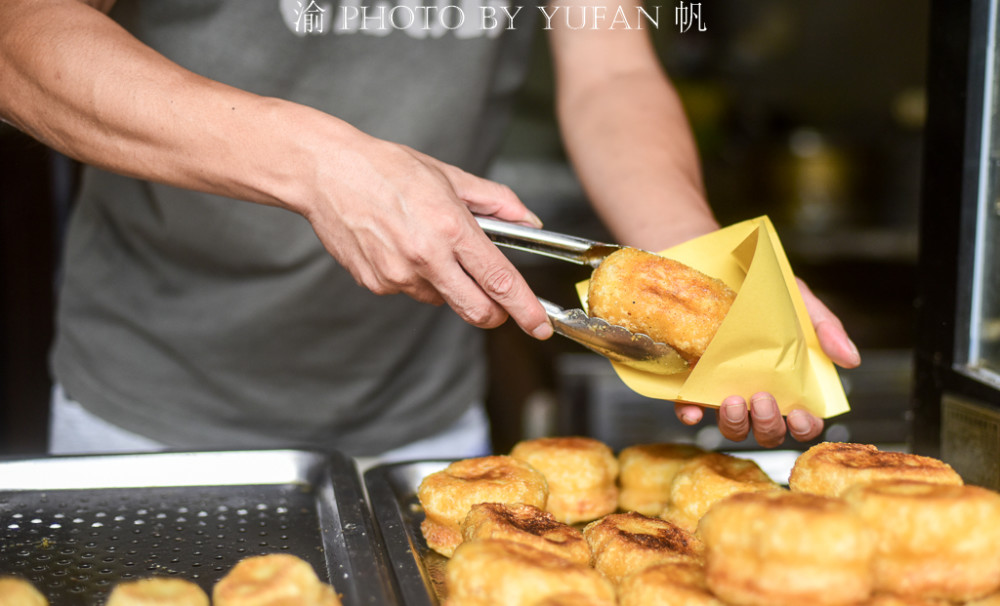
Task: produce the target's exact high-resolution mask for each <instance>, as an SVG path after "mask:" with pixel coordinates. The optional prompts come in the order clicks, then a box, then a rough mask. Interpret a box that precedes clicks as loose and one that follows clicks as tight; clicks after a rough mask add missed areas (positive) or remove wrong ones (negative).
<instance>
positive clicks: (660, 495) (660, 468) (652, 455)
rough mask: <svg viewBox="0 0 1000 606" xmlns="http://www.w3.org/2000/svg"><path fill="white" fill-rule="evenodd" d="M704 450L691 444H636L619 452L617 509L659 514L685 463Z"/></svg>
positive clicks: (652, 514)
mask: <svg viewBox="0 0 1000 606" xmlns="http://www.w3.org/2000/svg"><path fill="white" fill-rule="evenodd" d="M705 453H706V451H705V450H703V449H701V448H699V447H697V446H695V445H693V444H636V445H635V446H629V447H628V448H625V449H623V450H622V451H621V452H620V453H618V466H619V469H620V472H619V476H618V481H619V484H620V486H621V490H620V492H619V494H618V508H619V509H621V510H623V511H637V512H639V513H641V514H643V515H647V516H655V515H658V514H659V513H660V512H661V511H663V508H664V507H666V505H667V503H668V502H669V501H670V485H671V484H672V483H673V481H674V476H676V475H677V471H678V470H679V469H680V467H681V465H683V464H684V463H685V462H686V461H688V460H690V459H692V458H693V457H696V456H699V455H703V454H705Z"/></svg>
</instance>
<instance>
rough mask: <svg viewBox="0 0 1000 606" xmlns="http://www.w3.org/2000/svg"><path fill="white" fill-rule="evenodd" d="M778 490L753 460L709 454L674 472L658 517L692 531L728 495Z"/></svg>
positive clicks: (778, 486) (715, 453) (698, 457)
mask: <svg viewBox="0 0 1000 606" xmlns="http://www.w3.org/2000/svg"><path fill="white" fill-rule="evenodd" d="M781 490H783V488H782V487H781V486H780V485H779V484H778V483H776V482H775V481H774V480H772V479H771V478H770V477H769V476H768V475H767V474H766V473H765V472H764V470H762V469H761V468H760V466H759V465H757V463H755V462H754V461H752V460H750V459H743V458H740V457H734V456H732V455H727V454H723V453H719V452H710V453H707V454H703V455H699V456H695V457H693V458H691V459H690V460H688V461H687V462H686V463H684V464H683V465H681V467H680V469H678V470H677V474H676V475H675V476H674V481H673V483H672V484H671V486H670V502H669V503H668V504H667V506H666V507H665V508H664V509H663V511H662V512H660V517H661V518H663V519H664V520H669V521H671V522H673V523H674V524H677V525H678V526H680V527H681V528H683V529H685V530H687V531H688V532H696V531H697V529H698V521H699V520H700V519H701V517H702V516H703V515H705V512H707V511H708V510H709V508H711V507H712V505H714V504H715V503H717V502H718V501H720V500H722V499H724V498H726V497H728V496H730V495H733V494H736V493H740V492H770V491H781Z"/></svg>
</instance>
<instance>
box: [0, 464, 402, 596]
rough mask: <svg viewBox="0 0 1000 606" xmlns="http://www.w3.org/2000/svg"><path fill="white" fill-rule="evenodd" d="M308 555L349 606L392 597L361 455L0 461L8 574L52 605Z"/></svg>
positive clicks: (3, 557) (0, 570) (0, 544)
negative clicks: (250, 560) (138, 583)
mask: <svg viewBox="0 0 1000 606" xmlns="http://www.w3.org/2000/svg"><path fill="white" fill-rule="evenodd" d="M274 552H285V553H292V554H294V555H296V556H299V557H301V558H302V559H304V560H306V561H307V562H309V563H310V564H312V566H313V568H314V569H315V570H316V572H317V574H318V575H319V576H320V578H321V579H323V580H324V581H325V582H329V583H331V584H332V585H333V586H334V588H335V589H336V590H337V592H338V593H340V594H341V595H342V598H343V602H344V604H345V605H348V606H350V605H362V604H364V605H381V604H395V603H396V600H395V590H394V587H393V585H392V578H391V574H390V573H389V572H388V569H387V565H386V561H385V554H384V552H383V551H382V549H381V544H380V539H379V538H378V534H377V531H376V529H375V527H374V524H373V523H372V520H371V518H370V516H369V513H368V508H367V505H366V502H365V500H364V496H363V491H362V487H361V483H360V480H359V478H358V474H357V471H356V469H355V467H354V464H353V461H351V460H350V459H348V458H347V457H344V456H342V455H336V454H320V453H313V452H307V451H297V450H269V451H226V452H192V453H152V454H123V455H100V456H60V457H46V458H39V459H14V460H10V459H9V460H3V461H0V574H12V575H17V576H20V577H22V578H25V579H27V580H28V581H30V582H32V583H33V584H34V585H35V586H36V587H37V588H38V589H39V590H40V591H42V593H44V594H46V596H47V597H48V599H49V601H50V603H51V604H52V606H77V605H79V606H93V605H96V604H102V603H103V602H104V599H105V598H106V596H107V594H108V593H109V592H110V591H111V589H112V588H113V587H114V585H115V584H116V583H117V582H119V581H122V580H128V579H138V578H145V577H150V576H178V577H182V578H187V579H189V580H191V581H194V582H196V583H198V584H199V585H200V586H201V587H202V588H203V589H205V591H206V592H208V593H209V595H211V589H212V586H213V585H214V584H215V582H216V581H218V580H219V579H220V578H221V577H222V576H223V575H224V574H225V573H226V572H228V571H229V570H230V569H231V568H232V566H233V565H235V564H236V563H237V562H238V561H239V560H241V559H243V558H245V557H248V556H251V555H258V554H264V553H274Z"/></svg>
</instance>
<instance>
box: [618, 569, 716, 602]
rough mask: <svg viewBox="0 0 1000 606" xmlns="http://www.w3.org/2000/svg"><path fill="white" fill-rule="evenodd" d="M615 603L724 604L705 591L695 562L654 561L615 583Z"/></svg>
mask: <svg viewBox="0 0 1000 606" xmlns="http://www.w3.org/2000/svg"><path fill="white" fill-rule="evenodd" d="M618 606H726V605H725V604H723V603H722V602H721V601H719V599H718V598H716V597H715V596H714V595H712V592H711V591H709V590H708V584H707V583H706V582H705V570H704V568H702V567H701V566H700V565H698V564H689V563H683V562H671V563H667V564H657V565H655V566H650V567H649V568H645V569H643V570H640V571H639V572H636V573H634V574H630V575H628V576H627V577H625V578H624V579H622V581H621V583H620V584H619V585H618Z"/></svg>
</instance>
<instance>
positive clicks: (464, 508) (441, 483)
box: [417, 455, 549, 557]
mask: <svg viewBox="0 0 1000 606" xmlns="http://www.w3.org/2000/svg"><path fill="white" fill-rule="evenodd" d="M548 497H549V488H548V484H547V483H546V481H545V476H543V475H542V474H541V473H540V472H539V471H538V470H536V469H535V468H534V467H532V466H531V465H529V464H527V463H525V462H523V461H519V460H517V459H515V458H513V457H508V456H502V455H501V456H491V457H478V458H474V459H465V460H462V461H456V462H454V463H452V464H451V465H449V466H448V467H446V468H445V469H443V470H441V471H438V472H436V473H432V474H430V475H429V476H427V477H426V478H424V479H423V481H422V482H420V486H419V487H418V488H417V498H418V499H419V501H420V505H421V506H422V507H423V509H424V515H425V518H424V521H423V522H422V523H421V524H420V530H421V531H422V532H423V535H424V538H425V539H426V540H427V546H428V547H430V548H431V549H433V550H434V551H436V552H438V553H440V554H441V555H443V556H447V557H450V556H451V554H452V553H454V551H455V548H456V547H458V545H459V544H460V543H461V542H462V523H463V522H464V521H465V517H466V516H467V515H469V510H470V509H472V506H473V505H477V504H479V503H526V504H528V505H534V506H536V507H539V508H542V509H544V508H545V504H546V502H547V501H548Z"/></svg>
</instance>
